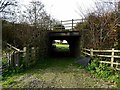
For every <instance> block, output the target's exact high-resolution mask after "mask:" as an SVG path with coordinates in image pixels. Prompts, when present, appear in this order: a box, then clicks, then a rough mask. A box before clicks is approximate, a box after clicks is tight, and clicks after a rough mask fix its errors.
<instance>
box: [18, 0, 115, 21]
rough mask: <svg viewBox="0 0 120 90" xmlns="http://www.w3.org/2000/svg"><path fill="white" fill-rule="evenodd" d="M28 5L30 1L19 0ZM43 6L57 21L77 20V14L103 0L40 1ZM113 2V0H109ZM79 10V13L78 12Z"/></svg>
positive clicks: (78, 16)
mask: <svg viewBox="0 0 120 90" xmlns="http://www.w3.org/2000/svg"><path fill="white" fill-rule="evenodd" d="M20 1H21V2H22V1H23V2H22V3H23V4H28V3H29V2H30V1H32V0H20ZM40 1H41V2H42V3H43V4H44V5H45V10H46V11H47V13H48V14H50V15H51V16H52V17H53V18H55V19H58V20H70V19H79V18H81V15H80V14H79V12H80V11H81V12H83V13H85V12H86V11H87V10H88V9H92V8H93V7H94V2H97V1H103V0H40ZM109 1H113V0H109ZM79 10H80V11H79Z"/></svg>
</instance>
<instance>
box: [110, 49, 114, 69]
mask: <svg viewBox="0 0 120 90" xmlns="http://www.w3.org/2000/svg"><path fill="white" fill-rule="evenodd" d="M113 62H114V48H112V56H111V67H112V68H113Z"/></svg>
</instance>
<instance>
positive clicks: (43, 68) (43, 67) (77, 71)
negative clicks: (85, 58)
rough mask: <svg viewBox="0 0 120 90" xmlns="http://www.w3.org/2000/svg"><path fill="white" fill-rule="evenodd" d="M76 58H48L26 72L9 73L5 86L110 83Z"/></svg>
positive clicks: (94, 85) (76, 86)
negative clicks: (96, 75)
mask: <svg viewBox="0 0 120 90" xmlns="http://www.w3.org/2000/svg"><path fill="white" fill-rule="evenodd" d="M75 61H76V59H75V58H46V59H43V60H40V61H38V62H37V64H36V65H35V66H33V67H31V68H29V69H27V70H25V71H24V72H21V73H14V74H12V75H10V76H9V75H8V76H7V77H6V78H4V80H3V83H2V85H3V87H4V88H8V87H14V88H30V87H35V88H38V87H39V88H40V87H41V86H42V84H43V87H47V88H53V87H55V88H86V87H87V88H90V87H91V88H93V87H98V88H100V87H106V85H107V84H108V83H107V82H104V81H103V80H101V79H96V78H95V77H93V76H92V75H91V74H90V73H88V72H86V71H85V70H84V69H83V68H82V67H81V66H80V65H79V64H76V63H75Z"/></svg>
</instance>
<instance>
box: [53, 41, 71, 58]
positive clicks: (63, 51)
mask: <svg viewBox="0 0 120 90" xmlns="http://www.w3.org/2000/svg"><path fill="white" fill-rule="evenodd" d="M51 56H52V57H57V58H62V57H71V55H70V45H69V44H68V42H67V41H66V40H52V46H51Z"/></svg>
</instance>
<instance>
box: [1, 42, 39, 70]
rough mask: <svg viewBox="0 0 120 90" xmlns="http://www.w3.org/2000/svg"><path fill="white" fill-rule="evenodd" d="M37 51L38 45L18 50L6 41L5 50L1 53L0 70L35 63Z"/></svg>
mask: <svg viewBox="0 0 120 90" xmlns="http://www.w3.org/2000/svg"><path fill="white" fill-rule="evenodd" d="M37 53H38V47H37V48H35V47H31V48H26V47H24V48H23V50H20V49H18V48H16V47H14V46H12V45H10V44H8V43H7V50H5V51H3V55H2V67H1V68H2V71H3V72H4V71H5V70H6V69H8V68H11V67H12V68H14V69H15V68H17V67H21V65H22V64H24V65H25V66H26V67H29V66H30V65H32V64H34V63H35V60H36V57H37Z"/></svg>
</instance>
